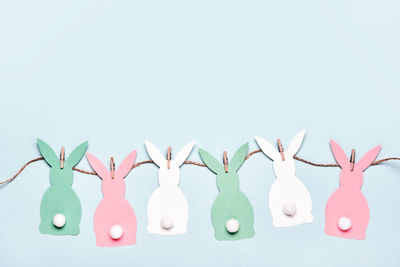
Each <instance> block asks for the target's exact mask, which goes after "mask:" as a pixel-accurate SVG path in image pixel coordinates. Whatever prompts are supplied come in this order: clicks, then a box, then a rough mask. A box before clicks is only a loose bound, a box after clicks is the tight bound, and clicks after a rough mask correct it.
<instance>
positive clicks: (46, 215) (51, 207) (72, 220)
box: [37, 139, 88, 235]
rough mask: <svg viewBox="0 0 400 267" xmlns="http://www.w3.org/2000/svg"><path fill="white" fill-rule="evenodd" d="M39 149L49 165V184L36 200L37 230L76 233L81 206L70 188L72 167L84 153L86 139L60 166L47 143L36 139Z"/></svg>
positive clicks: (51, 232) (59, 233)
mask: <svg viewBox="0 0 400 267" xmlns="http://www.w3.org/2000/svg"><path fill="white" fill-rule="evenodd" d="M37 143H38V147H39V150H40V153H41V154H42V156H43V157H44V159H45V160H46V162H47V163H48V164H49V165H50V166H51V169H50V184H51V186H50V188H49V189H48V190H47V191H46V192H45V194H44V195H43V198H42V202H41V204H40V219H41V223H40V225H39V230H40V232H41V233H42V234H50V235H78V234H79V223H80V221H81V216H82V209H81V204H80V201H79V198H78V196H77V195H76V194H75V192H74V190H72V187H71V186H72V182H73V178H74V174H73V170H72V168H73V167H74V166H75V165H76V164H78V162H79V161H80V160H81V158H82V157H83V155H84V154H85V151H86V148H87V146H88V142H85V143H83V144H81V145H79V146H78V147H77V148H75V150H74V151H72V153H71V155H70V156H69V157H68V158H67V160H66V161H65V164H64V166H63V168H61V163H60V159H59V158H58V157H57V156H56V153H54V151H53V150H52V149H51V148H50V146H49V145H48V144H46V143H45V142H43V141H42V140H40V139H38V140H37Z"/></svg>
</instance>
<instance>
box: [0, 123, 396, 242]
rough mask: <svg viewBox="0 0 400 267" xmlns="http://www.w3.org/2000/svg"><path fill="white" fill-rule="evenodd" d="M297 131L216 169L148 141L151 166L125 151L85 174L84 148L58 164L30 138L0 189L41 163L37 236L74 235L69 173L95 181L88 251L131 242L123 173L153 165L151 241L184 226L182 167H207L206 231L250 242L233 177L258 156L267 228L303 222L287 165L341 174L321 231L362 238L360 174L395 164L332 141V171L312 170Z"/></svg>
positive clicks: (298, 188)
mask: <svg viewBox="0 0 400 267" xmlns="http://www.w3.org/2000/svg"><path fill="white" fill-rule="evenodd" d="M304 134H305V130H302V131H301V132H299V133H298V134H297V135H296V136H295V137H294V138H293V140H292V141H291V143H290V145H289V146H288V148H287V150H284V149H283V146H282V144H281V142H280V140H279V139H278V149H276V148H275V147H274V146H273V145H272V144H271V143H269V142H267V141H266V140H264V139H262V138H261V137H256V138H255V139H256V142H257V144H258V145H259V147H260V148H261V149H259V150H255V151H252V152H250V153H248V143H246V144H244V145H243V146H241V147H240V148H239V149H238V150H237V151H236V153H235V154H234V155H233V157H232V159H231V160H230V161H229V160H228V155H227V152H226V151H224V153H223V161H222V163H221V162H220V161H218V160H217V159H216V158H215V157H213V156H212V155H211V154H209V153H208V152H206V151H205V150H203V149H199V153H200V157H201V159H202V161H203V163H204V164H203V163H199V162H194V161H188V160H187V157H188V156H189V155H190V153H191V151H192V150H193V147H194V145H195V143H194V142H191V143H189V144H187V145H186V146H185V147H184V148H182V150H180V151H179V152H178V153H177V155H176V157H175V158H173V159H172V157H171V154H172V153H171V148H170V147H169V148H168V151H167V155H166V157H164V156H163V155H162V153H161V152H160V151H159V150H158V149H157V148H156V147H155V146H154V145H153V144H152V143H150V142H149V141H145V146H146V150H147V153H148V155H149V156H150V158H151V160H146V161H141V162H137V163H135V159H136V151H133V152H131V153H130V154H129V155H128V156H127V157H126V158H125V159H124V160H123V161H122V163H121V165H120V166H119V167H118V168H117V169H115V162H114V158H111V163H110V170H108V168H106V167H105V166H104V165H103V163H102V162H101V161H100V160H99V159H97V158H96V157H95V156H94V155H92V154H90V153H86V157H87V159H88V162H89V164H90V166H91V167H92V169H93V170H94V171H86V170H82V169H79V168H76V167H75V166H76V165H77V164H78V163H79V161H80V160H81V159H82V158H83V156H84V154H85V152H86V149H87V146H88V142H85V143H82V144H81V145H79V146H78V147H77V148H75V149H74V150H73V151H72V152H71V154H70V155H69V157H68V158H66V159H65V149H64V148H62V149H61V153H60V157H57V156H56V153H55V152H54V150H52V149H51V148H50V146H49V145H48V144H46V143H45V142H44V141H42V140H40V139H38V141H37V143H38V148H39V151H40V153H41V154H42V157H39V158H36V159H33V160H30V161H28V162H27V163H26V164H25V165H23V166H22V167H21V169H20V170H19V171H18V172H17V173H16V174H15V175H14V176H12V177H11V178H9V179H6V180H4V181H1V182H0V185H1V184H6V183H9V182H11V181H12V180H14V179H15V178H16V177H17V176H18V175H19V174H20V173H21V172H22V171H23V170H24V169H25V168H26V167H27V166H28V165H30V164H32V163H34V162H37V161H40V160H45V161H46V162H47V163H48V164H49V166H50V167H51V168H50V187H49V189H48V190H47V191H46V192H45V194H44V195H43V198H42V201H41V205H40V218H41V223H40V225H39V230H40V232H41V233H42V234H50V235H78V234H79V232H80V230H79V224H80V220H81V215H82V214H81V213H82V211H81V205H80V201H79V198H78V196H77V195H76V194H75V192H74V191H73V189H72V182H73V171H78V172H81V173H84V174H89V175H97V176H99V177H100V178H101V180H102V192H103V196H104V198H103V200H102V201H101V202H100V203H99V205H98V206H97V208H96V211H95V215H94V231H95V234H96V245H97V246H100V247H115V246H124V245H133V244H135V243H136V231H137V220H136V215H135V212H134V210H133V208H132V207H131V205H130V204H129V202H128V201H127V200H126V199H125V198H124V194H125V181H124V178H125V176H127V175H128V174H129V172H130V171H131V170H132V169H134V168H137V167H139V166H141V165H143V164H148V163H154V164H156V165H157V166H158V167H159V171H158V181H159V187H158V188H157V189H156V190H155V191H154V192H153V194H152V195H151V197H150V199H149V201H148V206H147V222H148V226H147V231H148V232H149V233H152V234H159V235H175V234H185V233H186V231H187V222H188V205H187V201H186V198H185V196H184V194H183V192H182V191H181V190H180V188H179V181H180V170H179V167H180V166H181V165H182V164H192V165H196V166H200V167H207V168H209V169H210V170H211V171H212V172H214V173H215V174H216V184H217V187H218V189H219V194H218V196H217V198H216V199H215V201H214V204H213V205H212V209H211V219H212V225H213V227H214V231H215V238H216V239H217V240H240V239H244V238H251V237H253V236H254V234H255V230H254V212H253V208H252V205H251V203H250V201H249V199H248V198H247V197H246V195H245V194H244V193H243V192H242V191H240V188H239V176H238V174H237V171H238V170H239V168H240V166H241V165H242V164H243V162H244V161H246V160H247V159H249V158H250V157H251V156H252V155H254V154H256V153H260V152H263V153H264V154H265V155H267V156H268V157H269V158H270V159H271V160H273V169H274V172H275V175H276V178H277V179H276V180H275V182H274V184H273V185H272V187H271V190H270V193H269V209H270V212H271V214H272V217H273V225H274V226H275V227H291V226H296V225H299V224H303V223H311V222H312V221H313V218H314V217H313V215H312V212H311V211H312V201H311V196H310V193H309V191H308V190H307V188H306V187H305V185H304V184H303V183H302V182H301V180H300V179H299V178H297V177H296V175H295V160H297V161H301V162H303V163H306V164H309V165H312V166H318V167H341V169H342V170H341V173H340V178H339V184H340V186H339V188H338V189H337V190H336V191H335V192H334V193H333V194H332V195H331V197H330V198H329V199H328V202H327V205H326V209H325V222H326V225H325V232H326V234H327V235H330V236H336V237H341V238H351V239H364V238H365V235H366V229H367V226H368V222H369V208H368V203H367V200H366V199H365V197H364V195H363V193H362V192H361V187H362V183H363V172H364V171H365V170H366V169H367V168H368V167H369V166H371V165H378V164H381V163H383V162H386V161H391V160H400V158H396V157H391V158H385V159H381V160H377V161H376V158H377V156H378V154H379V152H380V150H381V146H377V147H375V148H373V149H372V150H370V151H369V152H367V153H366V154H365V156H363V157H362V158H361V160H359V161H358V162H355V150H354V149H353V150H352V153H351V157H350V159H349V158H348V157H347V156H346V153H345V152H344V151H343V149H342V148H341V147H340V146H339V145H338V144H337V143H336V142H335V141H333V140H331V141H330V145H331V148H332V152H333V155H334V157H335V160H336V162H337V164H319V163H314V162H311V161H308V160H305V159H302V158H300V157H298V156H296V153H297V152H298V150H299V149H300V147H301V144H302V142H303V139H304Z"/></svg>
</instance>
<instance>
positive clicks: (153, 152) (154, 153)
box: [144, 140, 167, 168]
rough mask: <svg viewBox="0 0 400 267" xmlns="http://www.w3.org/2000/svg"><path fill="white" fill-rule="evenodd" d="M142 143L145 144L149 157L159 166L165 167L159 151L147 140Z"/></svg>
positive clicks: (164, 160)
mask: <svg viewBox="0 0 400 267" xmlns="http://www.w3.org/2000/svg"><path fill="white" fill-rule="evenodd" d="M144 143H145V145H146V150H147V154H149V157H150V158H151V159H152V160H153V161H154V163H155V164H157V165H158V167H160V168H161V167H166V166H167V163H166V159H165V158H164V157H163V156H162V155H161V152H160V151H159V150H158V149H157V148H156V147H155V146H154V145H153V144H152V143H150V142H149V141H147V140H145V141H144Z"/></svg>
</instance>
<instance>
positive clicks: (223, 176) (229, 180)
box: [200, 144, 255, 240]
mask: <svg viewBox="0 0 400 267" xmlns="http://www.w3.org/2000/svg"><path fill="white" fill-rule="evenodd" d="M247 151H248V144H245V145H243V146H242V147H241V148H239V150H238V151H237V152H236V153H235V155H234V156H233V158H232V161H231V162H230V163H229V165H228V172H225V170H224V166H223V165H222V164H221V163H219V162H218V161H217V160H216V159H215V158H214V157H213V156H211V155H210V154H209V153H208V152H206V151H204V150H200V156H201V158H202V160H203V162H204V163H205V164H206V166H207V167H208V168H209V169H210V170H211V171H213V172H214V173H216V174H217V186H218V189H219V191H220V192H219V194H218V196H217V198H216V199H215V201H214V204H213V205H212V208H211V220H212V224H213V227H214V231H215V238H216V239H217V240H241V239H244V238H251V237H253V236H254V234H255V231H254V212H253V207H252V205H251V203H250V201H249V200H248V198H247V197H246V195H245V194H243V192H242V191H240V189H239V176H238V174H237V173H236V172H237V170H238V169H239V168H240V166H241V165H242V163H243V161H244V160H245V158H246V156H247ZM231 220H236V221H237V222H238V224H239V228H238V230H237V231H236V232H229V229H228V227H227V225H228V222H229V221H231Z"/></svg>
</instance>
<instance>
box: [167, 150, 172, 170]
mask: <svg viewBox="0 0 400 267" xmlns="http://www.w3.org/2000/svg"><path fill="white" fill-rule="evenodd" d="M170 167H171V147H170V146H169V147H168V150H167V168H168V169H169V168H170Z"/></svg>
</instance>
